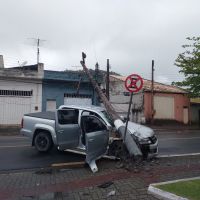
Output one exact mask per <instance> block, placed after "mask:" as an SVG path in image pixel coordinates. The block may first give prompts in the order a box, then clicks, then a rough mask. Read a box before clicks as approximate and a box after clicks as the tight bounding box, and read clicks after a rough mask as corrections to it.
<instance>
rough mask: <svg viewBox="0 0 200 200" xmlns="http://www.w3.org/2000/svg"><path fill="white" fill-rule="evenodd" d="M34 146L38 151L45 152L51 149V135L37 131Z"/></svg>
mask: <svg viewBox="0 0 200 200" xmlns="http://www.w3.org/2000/svg"><path fill="white" fill-rule="evenodd" d="M34 144H35V148H36V149H37V150H38V151H39V152H47V151H49V150H50V149H51V147H52V145H53V143H52V139H51V136H50V135H49V134H48V133H45V132H39V133H38V134H37V135H36V136H35V138H34Z"/></svg>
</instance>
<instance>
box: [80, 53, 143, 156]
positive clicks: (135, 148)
mask: <svg viewBox="0 0 200 200" xmlns="http://www.w3.org/2000/svg"><path fill="white" fill-rule="evenodd" d="M85 58H86V54H85V53H83V52H82V61H81V62H80V63H81V65H82V67H83V69H84V71H85V73H86V75H87V76H88V78H89V80H90V82H91V83H92V86H93V87H94V89H95V90H96V92H97V94H98V95H99V97H100V98H101V100H102V102H103V104H104V106H105V108H106V110H107V112H108V113H109V115H110V116H111V118H112V120H113V121H114V125H115V127H116V129H117V131H118V132H119V134H120V136H121V138H124V133H125V124H124V123H123V121H122V120H121V118H120V116H119V115H118V114H117V113H116V111H115V109H114V108H113V106H112V105H111V103H110V102H109V101H108V99H107V97H106V96H105V95H104V93H103V92H102V90H101V88H100V87H99V86H98V84H97V83H96V81H95V80H94V79H93V77H92V75H91V74H90V72H89V70H88V68H87V67H86V65H85ZM124 143H125V145H126V148H127V150H128V152H129V154H130V156H133V157H140V156H142V152H141V149H140V147H139V145H138V144H137V141H136V139H135V138H134V136H133V135H131V133H130V131H129V129H127V133H126V138H125V140H124Z"/></svg>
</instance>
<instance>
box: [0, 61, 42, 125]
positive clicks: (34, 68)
mask: <svg viewBox="0 0 200 200" xmlns="http://www.w3.org/2000/svg"><path fill="white" fill-rule="evenodd" d="M43 73H44V70H43V65H42V64H39V65H31V66H24V67H14V68H0V113H1V115H0V126H4V125H18V124H20V123H21V119H22V117H23V115H24V114H25V113H30V112H38V111H41V109H42V78H43Z"/></svg>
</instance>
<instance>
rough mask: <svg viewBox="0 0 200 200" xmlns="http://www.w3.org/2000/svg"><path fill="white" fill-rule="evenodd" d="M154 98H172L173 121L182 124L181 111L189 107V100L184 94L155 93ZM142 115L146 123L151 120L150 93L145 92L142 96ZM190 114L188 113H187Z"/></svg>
mask: <svg viewBox="0 0 200 200" xmlns="http://www.w3.org/2000/svg"><path fill="white" fill-rule="evenodd" d="M154 95H155V96H164V97H165V96H166V97H173V98H174V114H175V120H177V121H179V122H183V109H184V107H188V109H189V107H190V102H189V98H188V97H187V95H186V94H170V93H155V94H154ZM144 108H145V109H144V115H145V118H146V120H147V121H149V120H150V119H151V113H152V112H151V93H150V92H145V94H144ZM189 112H190V111H189Z"/></svg>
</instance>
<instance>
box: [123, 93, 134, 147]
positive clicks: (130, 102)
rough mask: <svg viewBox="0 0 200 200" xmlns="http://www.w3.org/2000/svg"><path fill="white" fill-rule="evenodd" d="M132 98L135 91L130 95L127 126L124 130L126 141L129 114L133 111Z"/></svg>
mask: <svg viewBox="0 0 200 200" xmlns="http://www.w3.org/2000/svg"><path fill="white" fill-rule="evenodd" d="M132 100H133V92H131V97H130V101H129V106H128V113H127V120H126V126H125V131H124V143H125V140H126V132H127V127H128V121H129V115H130V111H131V104H132Z"/></svg>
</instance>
